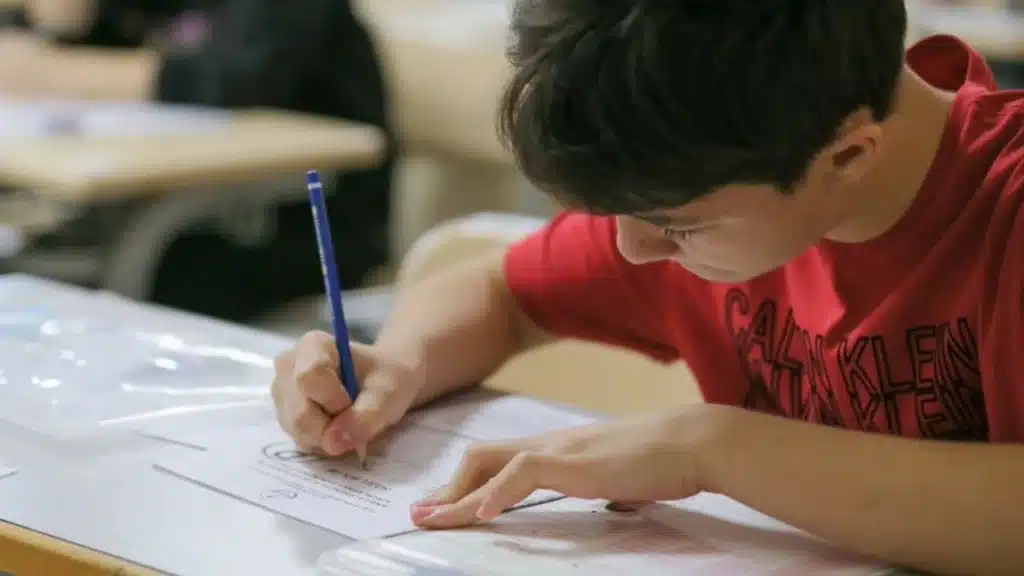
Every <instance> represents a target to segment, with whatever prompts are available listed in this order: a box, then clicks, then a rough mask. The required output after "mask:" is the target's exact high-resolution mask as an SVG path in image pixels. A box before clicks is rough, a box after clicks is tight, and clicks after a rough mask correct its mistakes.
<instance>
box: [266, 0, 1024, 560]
mask: <svg viewBox="0 0 1024 576" xmlns="http://www.w3.org/2000/svg"><path fill="white" fill-rule="evenodd" d="M905 31H906V13H905V8H904V5H903V2H902V0H875V1H873V2H850V1H849V0H782V1H775V2H766V1H763V0H762V1H756V0H716V1H699V0H679V1H677V2H656V1H653V0H652V1H641V0H637V1H633V2H606V1H600V0H523V1H522V2H520V3H519V6H518V9H517V11H516V13H515V17H514V22H513V35H514V39H515V43H514V46H513V50H512V59H513V62H514V64H515V76H514V78H513V79H512V81H511V83H510V85H509V88H508V92H507V94H506V96H505V98H504V101H503V103H502V110H501V117H502V128H503V133H504V136H505V137H506V139H507V141H508V142H509V144H510V147H511V149H512V151H513V152H514V153H515V155H516V158H517V160H518V162H519V164H520V165H521V167H522V169H523V170H524V172H525V173H526V175H527V176H528V177H529V178H530V179H531V180H532V181H533V182H535V183H536V184H537V185H538V186H540V187H541V188H543V189H545V190H548V191H550V192H551V193H552V194H553V195H555V196H556V197H558V198H559V199H561V200H563V201H564V202H566V203H567V204H570V205H572V206H576V207H578V208H583V209H585V210H584V211H581V212H572V213H568V214H565V215H562V216H560V217H558V218H556V219H555V220H554V221H553V222H552V223H550V225H549V226H547V228H546V229H544V230H543V231H541V232H540V233H538V234H536V235H534V236H532V237H530V238H528V239H526V240H524V241H523V242H521V243H519V244H518V245H515V246H513V247H512V248H511V249H509V250H508V252H507V253H506V254H505V255H504V256H503V257H502V258H500V259H498V258H495V259H490V260H482V261H479V262H473V263H467V264H465V265H464V266H462V267H461V268H459V269H458V270H454V271H452V272H450V273H447V274H444V275H440V276H438V277H436V278H433V279H431V280H429V281H426V282H424V283H422V284H421V285H419V286H416V287H414V288H412V289H410V290H409V292H408V293H407V294H404V296H403V298H401V299H400V303H399V305H398V309H397V310H396V311H395V313H394V320H393V321H392V322H391V323H390V324H388V325H387V326H386V328H385V329H384V330H383V332H382V334H381V337H380V339H379V340H378V341H377V343H376V344H375V345H374V346H373V347H370V348H360V349H359V353H358V354H359V356H360V358H359V360H360V363H361V366H360V368H361V370H360V372H361V374H363V375H364V380H363V386H364V388H365V392H364V393H363V394H362V395H361V396H360V398H359V400H358V401H357V402H356V403H355V406H353V407H352V408H351V409H349V402H348V400H347V399H346V398H345V397H344V395H343V394H342V393H341V392H340V390H341V388H340V386H339V384H338V381H337V377H336V376H335V369H334V366H335V365H336V359H335V358H334V354H333V352H332V345H331V341H330V339H329V337H327V336H325V335H323V334H310V335H307V336H306V337H304V338H303V339H302V341H301V342H299V344H298V346H297V347H296V348H295V350H294V351H293V352H291V353H288V354H286V355H284V356H282V357H281V359H280V361H279V364H278V373H277V382H276V384H275V386H274V392H275V399H276V401H277V403H278V408H279V413H280V419H281V423H282V425H283V426H284V428H285V429H286V430H288V431H289V432H290V433H291V434H292V435H293V436H294V437H295V438H296V440H297V441H298V442H299V443H301V444H303V445H305V446H307V447H309V448H315V449H320V450H324V451H326V452H328V453H331V454H337V453H341V452H345V451H348V450H351V449H353V448H354V447H356V446H359V445H361V444H362V443H364V442H366V441H367V440H368V439H370V438H372V437H373V436H374V435H376V434H377V433H378V432H379V431H380V430H381V429H382V428H383V427H386V426H388V425H390V424H392V423H394V422H395V421H397V420H398V419H399V418H401V416H402V414H403V413H404V412H405V410H406V409H408V408H409V407H410V406H412V405H414V404H416V403H419V402H422V401H425V400H427V399H430V398H433V397H435V396H437V395H439V394H443V393H445V392H448V391H451V390H454V389H456V388H458V387H460V386H462V385H464V383H466V382H477V381H480V380H482V379H483V378H485V377H486V376H487V375H488V374H490V373H491V372H492V371H494V370H495V369H497V368H498V367H499V366H500V365H501V364H502V363H503V362H505V361H506V360H507V359H508V358H510V357H511V356H513V355H515V354H518V353H520V352H521V351H523V350H524V349H526V348H529V347H530V346H534V345H537V344H538V343H541V342H544V341H545V339H547V338H565V337H572V338H583V339H588V340H596V341H601V342H605V343H609V344H612V345H617V346H625V347H628V348H631V349H634V350H638V351H640V352H643V353H645V354H648V355H650V356H652V357H654V358H657V359H659V360H663V361H666V362H668V361H675V360H678V359H684V360H685V361H687V362H688V363H689V365H690V366H691V367H692V369H693V371H694V373H695V374H696V376H697V378H698V381H699V383H700V386H701V390H702V392H703V394H704V397H705V399H706V400H707V404H705V405H700V406H689V407H683V408H676V409H670V410H667V411H666V412H665V413H662V414H654V415H645V416H643V417H640V418H635V419H627V420H622V421H618V422H614V423H611V424H603V425H600V426H595V427H592V428H586V429H582V430H573V431H570V432H565V433H558V434H553V435H549V436H545V437H542V438H537V439H532V440H528V441H524V442H519V443H515V444H509V445H498V446H483V447H480V448H479V449H476V450H473V451H471V453H470V454H468V455H467V457H466V461H465V465H464V467H463V469H462V470H461V471H460V472H459V473H458V475H457V477H456V478H455V479H454V481H453V482H452V483H451V484H450V485H449V486H448V487H447V488H445V489H444V490H442V491H441V492H439V493H438V494H435V495H432V496H430V497H428V498H427V499H426V500H425V501H423V502H421V503H420V504H418V505H417V506H416V507H415V508H414V509H413V511H412V515H413V518H414V519H415V521H416V522H418V523H419V524H420V525H422V526H425V527H451V526H458V525H462V524H465V523H469V522H473V521H477V520H488V519H491V518H493V517H495V516H496V515H497V513H498V512H499V511H500V510H502V509H503V508H504V507H505V506H507V505H510V504H512V503H513V502H515V501H517V500H519V499H520V498H522V497H524V496H526V495H527V494H529V493H530V492H531V491H532V490H534V489H537V488H552V489H555V490H558V491H560V492H563V493H565V494H567V495H570V496H578V497H583V498H606V499H609V500H612V501H615V502H633V503H636V502H643V501H650V500H668V499H676V498H683V497H686V496H689V495H692V494H694V493H696V492H698V491H701V490H708V491H714V492H718V493H722V494H725V495H727V496H729V497H732V498H734V499H736V500H738V501H741V502H743V503H745V504H747V505H749V506H751V507H753V508H756V509H758V510H760V511H762V512H764V513H767V514H769V515H771V516H774V517H776V518H778V519H780V520H782V521H784V522H787V523H789V524H792V525H794V526H796V527H798V528H801V529H803V530H806V531H808V532H811V533H814V534H817V535H819V536H821V537H823V538H826V539H828V540H831V541H833V542H835V543H837V544H839V545H841V546H843V547H845V548H847V549H849V550H851V551H856V552H861V553H865V554H868V555H872V556H875V557H878V558H881V559H883V560H886V561H888V562H891V563H894V564H898V565H903V566H908V567H912V568H917V569H922V570H928V571H937V572H943V573H957V574H960V573H962V574H1002V573H1006V574H1009V573H1019V570H1020V567H1021V566H1024V547H1022V546H1020V545H1019V542H1020V535H1021V534H1024V506H1021V505H1020V503H1021V502H1024V482H1022V480H1021V479H1024V446H1020V445H1019V444H1018V443H1020V442H1022V441H1024V361H1021V360H1017V358H1016V354H1017V350H1018V349H1019V346H1020V343H1021V341H1022V337H1024V326H1022V322H1021V319H1022V309H1021V302H1022V295H1024V293H1022V289H1024V264H1022V260H1024V258H1022V254H1021V252H1020V250H1021V248H1020V247H1021V246H1024V216H1021V217H1018V215H1019V214H1022V211H1021V208H1020V204H1021V202H1022V200H1024V93H1020V92H1016V93H1014V92H998V91H996V89H995V87H994V86H993V85H992V77H991V74H990V71H989V70H988V68H987V66H986V65H985V63H984V61H983V60H982V58H981V57H980V56H979V55H978V54H976V53H975V52H974V51H972V50H971V49H970V48H968V47H967V46H965V45H964V44H963V43H961V42H960V41H958V40H956V39H954V38H951V37H934V38H929V39H926V40H924V41H922V42H921V43H919V44H917V45H916V46H914V47H912V48H911V49H910V50H909V51H908V52H907V53H906V54H905V55H904V52H903V43H904V35H905ZM623 385H628V383H623Z"/></svg>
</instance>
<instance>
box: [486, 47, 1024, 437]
mask: <svg viewBox="0 0 1024 576" xmlns="http://www.w3.org/2000/svg"><path fill="white" fill-rule="evenodd" d="M907 60H908V62H909V64H910V65H911V66H912V67H913V68H914V69H915V70H916V71H917V72H918V73H919V74H921V75H922V76H923V77H924V78H925V79H926V80H928V81H929V82H930V83H932V84H933V85H936V86H939V87H942V88H945V89H948V90H956V91H957V99H956V102H955V104H954V106H953V111H952V113H951V117H950V121H949V123H948V125H947V128H946V132H945V135H944V138H943V141H942V144H941V146H940V149H939V152H938V157H937V158H936V160H935V162H934V165H933V167H932V170H931V172H930V173H929V175H928V177H927V179H926V181H925V184H924V186H923V188H922V190H921V192H920V193H919V194H918V197H917V198H916V199H915V201H914V203H913V205H912V206H911V208H910V209H909V210H908V212H907V213H906V214H905V215H904V217H903V218H902V219H901V220H900V222H899V223H898V224H897V225H896V226H894V227H893V228H892V229H891V230H889V231H888V232H886V233H885V234H884V235H882V236H880V237H878V238H875V239H873V240H871V241H869V242H865V243H860V244H852V245H842V244H838V243H832V242H827V241H826V242H822V243H821V244H820V245H818V246H817V247H815V248H813V249H811V250H809V251H808V252H807V253H805V254H804V255H802V256H801V257H799V258H798V259H796V260H794V261H792V262H790V263H789V264H787V265H786V266H784V267H783V268H781V269H779V270H777V271H774V272H772V273H770V274H767V275H765V276H761V277H759V278H757V279H755V280H752V281H750V282H746V283H742V284H713V283H708V282H705V281H703V280H701V279H699V278H697V277H695V276H693V275H691V274H690V273H689V272H687V271H686V270H685V269H683V268H682V267H680V266H678V265H676V264H674V263H658V264H653V265H644V266H632V265H630V264H628V263H626V262H625V261H624V260H623V259H622V257H621V256H620V255H619V254H618V251H617V249H616V244H615V222H614V220H613V219H612V218H608V217H597V216H590V215H585V214H579V213H569V214H564V215H561V216H559V217H558V218H556V219H555V220H554V221H553V222H552V223H551V224H550V225H549V226H547V227H546V228H545V229H544V230H542V231H541V232H539V233H538V234H535V235H534V236H532V237H530V238H528V239H526V240H524V241H522V242H521V243H519V244H517V245H516V246H514V247H513V248H512V249H511V250H510V251H509V253H508V255H507V258H506V264H505V272H506V277H507V281H508V283H509V286H510V288H511V290H512V292H513V293H514V294H515V295H516V297H517V299H518V302H519V303H520V305H521V306H522V308H523V309H524V310H525V311H526V313H527V314H528V315H529V316H530V317H531V318H533V319H534V320H535V321H536V322H537V323H538V324H539V325H541V326H543V327H545V328H547V329H548V330H551V331H552V332H554V333H556V334H559V335H561V336H565V337H571V338H581V339H587V340H596V341H601V342H605V343H609V344H613V345H617V346H623V347H627V348H631V349H633V350H637V351H639V352H642V353H644V354H647V355H649V356H651V357H653V358H656V359H658V360H661V361H673V360H676V359H685V360H686V361H687V362H688V363H689V365H690V367H691V368H692V369H693V371H694V373H695V374H696V376H697V378H698V381H699V382H700V385H701V390H702V392H703V394H704V396H705V398H706V399H707V400H708V401H709V402H714V403H725V404H733V405H740V406H744V407H747V408H752V409H757V410H764V411H769V412H773V413H778V414H783V415H786V416H790V417H794V418H800V419H805V420H809V421H815V422H821V423H825V424H830V425H835V426H842V427H847V428H854V429H860V430H867V431H874V432H881V433H888V434H898V435H903V436H911V437H927V438H941V439H950V440H974V441H986V440H987V441H993V442H1003V441H1015V442H1024V356H1020V355H1018V351H1019V350H1020V349H1021V348H1024V322H1022V315H1024V311H1022V302H1024V291H1022V289H1024V262H1022V258H1024V216H1021V203H1022V201H1024V92H1005V91H1004V92H997V91H996V90H995V88H994V86H993V80H992V73H991V71H990V70H989V68H988V66H987V65H986V64H985V62H984V60H983V59H982V58H981V57H980V56H979V55H978V54H977V53H976V52H974V51H973V50H971V49H970V48H969V47H967V46H966V45H965V44H963V43H962V42H960V41H959V40H957V39H955V38H952V37H949V36H936V37H932V38H928V39H926V40H924V41H922V42H920V43H919V44H917V45H915V46H914V47H912V48H911V49H910V50H909V51H908V53H907ZM623 386H626V387H628V386H629V383H628V382H624V383H623Z"/></svg>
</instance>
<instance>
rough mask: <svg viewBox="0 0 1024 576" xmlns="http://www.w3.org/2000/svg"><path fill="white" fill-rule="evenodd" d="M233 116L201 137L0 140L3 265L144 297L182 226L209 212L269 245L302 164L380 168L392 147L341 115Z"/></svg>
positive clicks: (299, 191)
mask: <svg viewBox="0 0 1024 576" xmlns="http://www.w3.org/2000/svg"><path fill="white" fill-rule="evenodd" d="M228 118H230V119H229V120H228V121H227V122H225V123H224V125H223V126H215V127H212V128H211V129H209V130H206V129H200V130H197V131H196V132H195V133H193V134H189V133H177V134H174V133H171V134H156V135H153V134H151V135H138V134H135V135H99V136H95V135H89V134H80V135H75V134H69V135H54V136H41V137H27V138H26V137H11V138H0V183H3V184H5V185H7V186H11V187H13V188H14V191H12V192H8V194H6V195H5V197H3V198H2V201H3V202H5V203H6V207H5V208H4V209H3V210H0V214H4V218H5V219H7V222H5V224H6V226H7V228H6V230H7V231H8V240H9V246H8V247H9V253H8V254H6V256H7V257H8V258H7V260H6V262H5V265H4V266H5V268H6V269H7V270H13V271H20V272H29V273H34V274H38V275H40V276H46V277H51V278H58V279H61V280H65V281H71V282H74V283H78V284H85V285H91V286H96V287H101V288H104V289H107V290H111V291H114V292H117V293H119V294H122V295H125V296H128V297H132V298H137V299H143V298H145V297H146V296H147V295H148V294H149V291H150V288H151V285H150V284H151V282H152V278H153V273H154V271H155V269H156V266H157V265H158V264H159V263H160V258H161V255H162V251H163V249H164V248H166V246H167V245H168V244H169V243H170V242H171V241H172V240H173V239H174V238H175V237H176V236H177V235H178V233H179V232H181V231H182V230H183V229H185V228H188V227H190V226H193V225H195V223H196V222H198V221H205V220H209V219H213V220H215V221H216V222H218V225H219V226H221V227H222V228H223V229H224V232H225V234H226V235H229V236H232V237H234V238H235V239H236V240H238V241H239V242H261V241H264V240H265V238H266V236H268V235H269V234H272V232H273V222H272V221H270V220H271V219H270V217H269V216H268V214H269V208H270V206H272V205H273V203H274V202H277V201H280V200H282V199H286V198H289V197H302V196H303V195H304V194H305V189H304V187H303V176H302V174H303V173H304V171H305V170H307V169H309V168H318V169H322V170H324V171H335V170H347V169H359V168H365V167H368V166H372V165H373V164H374V163H375V162H377V161H378V160H379V158H380V155H381V153H382V150H383V146H384V141H383V137H382V135H381V134H380V132H379V131H378V130H377V129H376V128H372V127H367V126H361V125H357V124H353V123H349V122H344V121H340V120H331V119H325V118H319V117H317V118H314V117H309V116H304V115H300V114H296V113H291V112H277V111H270V110H252V111H241V112H236V113H232V114H231V115H230V116H228ZM283 178H287V180H284V181H282V180H283ZM48 234H51V236H47V235H48ZM61 238H67V239H68V241H67V242H61V241H60V239H61ZM197 273H198V274H201V273H202V271H201V270H200V271H197Z"/></svg>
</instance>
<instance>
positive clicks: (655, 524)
mask: <svg viewBox="0 0 1024 576" xmlns="http://www.w3.org/2000/svg"><path fill="white" fill-rule="evenodd" d="M694 500H695V501H697V502H696V507H697V508H699V509H702V510H703V512H695V511H693V510H692V509H690V508H691V506H692V504H693V503H688V502H680V503H675V504H659V505H652V506H649V507H647V508H645V509H643V510H641V511H639V512H637V513H616V512H609V511H607V510H605V509H604V503H602V502H596V501H584V500H577V499H571V498H570V499H563V500H560V501H557V502H552V503H548V504H543V505H541V506H536V507H532V508H528V509H524V510H519V511H515V512H511V513H509V514H506V515H505V516H503V517H501V518H499V519H498V520H496V521H495V522H493V523H490V524H487V525H483V526H478V527H474V528H470V529H464V530H454V531H435V532H417V533H411V534H406V535H402V536H398V537H395V538H390V539H386V540H373V541H365V542H358V543H354V544H352V545H349V546H345V547H343V548H341V549H339V550H337V551H334V552H330V553H328V554H325V555H324V556H323V557H322V558H321V560H320V569H321V573H322V574H329V575H332V576H341V575H358V574H374V575H377V576H392V575H394V576H398V575H400V574H401V575H406V574H413V573H415V574H420V573H423V574H431V573H432V572H433V571H436V572H437V573H439V574H453V575H465V576H477V575H480V576H482V575H485V574H486V575H489V576H532V575H533V574H587V575H588V576H602V575H621V574H686V575H693V576H697V575H708V576H711V575H714V576H729V575H734V574H735V575H739V574H742V575H749V576H757V575H761V574H764V575H768V574H771V575H773V576H780V575H793V576H797V575H800V576H802V575H804V574H816V575H826V576H867V575H875V574H885V573H888V572H890V571H891V570H890V569H887V568H883V567H880V566H877V565H871V564H870V563H868V562H867V561H865V560H863V559H860V558H855V557H853V556H851V555H848V554H845V553H842V552H840V551H838V550H837V549H836V548H834V547H831V546H829V545H827V544H824V543H821V542H819V541H817V540H815V539H813V538H811V537H809V536H806V535H803V534H802V533H800V532H797V531H795V530H792V529H789V528H786V527H782V528H776V529H772V528H768V527H760V526H759V525H761V524H764V521H763V520H761V519H758V518H757V517H758V516H759V515H758V514H757V513H756V512H752V511H749V510H748V511H747V512H746V513H745V514H742V515H746V516H750V518H747V520H749V522H740V523H734V522H731V521H730V520H728V519H726V518H722V517H718V516H716V515H714V514H713V513H712V512H713V511H714V510H715V509H717V508H719V507H721V502H716V501H715V500H713V499H712V500H707V499H706V498H705V497H704V496H699V497H697V498H695V499H694ZM709 509H710V510H709ZM732 513H733V514H736V512H735V510H734V511H733V512H732ZM772 522H773V521H770V520H769V523H772ZM752 524H753V525H752ZM780 526H781V525H780Z"/></svg>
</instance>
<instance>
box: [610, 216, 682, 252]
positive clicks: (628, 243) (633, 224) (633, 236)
mask: <svg viewBox="0 0 1024 576" xmlns="http://www.w3.org/2000/svg"><path fill="white" fill-rule="evenodd" d="M615 225H616V227H617V230H616V244H617V245H618V248H619V253H620V254H622V257H623V258H625V260H626V262H629V263H630V264H650V263H652V262H659V261H661V260H668V259H670V258H673V257H675V256H676V254H677V253H678V252H679V245H678V244H676V243H675V242H674V241H673V240H672V239H671V238H666V237H665V235H664V234H662V232H661V230H660V229H659V228H657V227H656V226H652V225H651V224H648V223H646V222H641V221H638V220H635V219H633V218H629V217H626V216H619V217H617V218H616V219H615Z"/></svg>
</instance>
